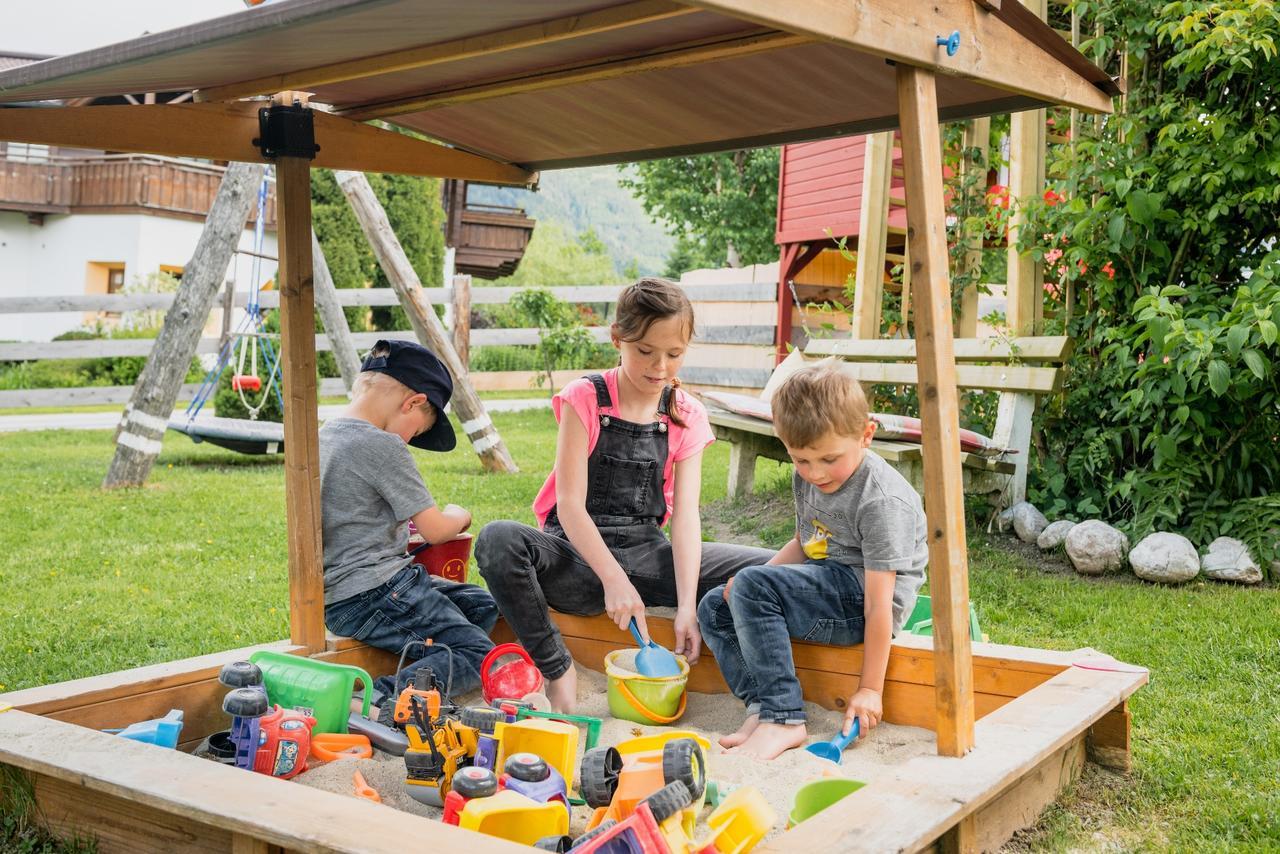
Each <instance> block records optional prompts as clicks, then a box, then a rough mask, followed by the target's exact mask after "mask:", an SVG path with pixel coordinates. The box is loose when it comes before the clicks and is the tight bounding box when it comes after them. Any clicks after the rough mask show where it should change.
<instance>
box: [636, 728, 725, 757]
mask: <svg viewBox="0 0 1280 854" xmlns="http://www.w3.org/2000/svg"><path fill="white" fill-rule="evenodd" d="M677 738H692V739H693V740H694V741H696V742H698V746H699V747H701V748H702V752H703V754H706V753H709V752H710V751H711V742H710V741H707V739H706V738H704V737H703V736H702V735H699V734H698V733H696V732H694V731H693V730H691V729H677V730H672V731H671V732H660V733H658V734H657V735H642V736H639V737H637V738H629V739H627V740H626V741H620V742H618V743H617V744H615V745H614V746H613V747H614V749H615V750H617V751H618V752H619V753H621V754H622V758H623V759H626V758H627V757H628V756H630V755H631V754H633V753H653V752H655V751H658V752H660V751H661V750H662V748H663V747H664V746H665V745H666V743H667V742H668V741H674V740H675V739H677Z"/></svg>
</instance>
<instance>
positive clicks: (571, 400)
mask: <svg viewBox="0 0 1280 854" xmlns="http://www.w3.org/2000/svg"><path fill="white" fill-rule="evenodd" d="M604 382H605V385H606V386H607V387H608V389H609V398H610V399H611V400H613V401H614V402H615V403H616V402H617V400H618V369H617V368H611V369H609V370H607V371H605V372H604ZM672 398H673V400H674V405H675V407H676V408H677V411H679V413H680V420H681V421H683V422H684V423H685V426H684V427H681V426H680V425H678V424H676V423H675V422H672V421H668V422H667V462H666V465H664V466H663V468H662V495H663V498H664V499H665V500H666V503H667V515H666V516H664V517H663V519H662V524H664V525H665V524H666V523H667V519H669V518H670V517H671V509H672V502H673V501H674V499H675V491H676V479H675V476H674V474H673V473H674V470H675V464H676V462H678V461H679V460H684V459H688V458H689V457H691V456H693V455H694V454H696V453H698V452H699V451H701V450H702V449H703V448H705V447H707V445H710V444H711V443H712V442H714V441H715V436H714V435H713V434H712V432H711V423H710V422H709V421H708V420H707V410H706V409H704V408H703V406H702V404H701V403H700V402H699V401H697V400H696V399H694V398H693V397H692V396H691V395H688V394H685V393H684V392H681V391H677V392H675V393H674V394H673V395H672ZM566 403H567V404H569V408H570V409H572V410H573V411H574V412H576V413H577V414H578V417H579V418H580V419H582V424H583V426H584V427H586V428H587V453H588V454H590V453H592V452H593V451H594V450H595V448H596V441H597V440H598V439H599V438H600V415H601V413H603V414H605V415H614V416H616V415H617V412H618V410H617V407H616V406H612V407H608V408H605V409H603V410H602V409H601V408H600V407H599V406H598V405H597V404H596V387H595V386H594V385H592V384H591V380H589V379H587V378H586V377H582V378H580V379H576V380H574V381H573V382H571V383H569V384H568V385H567V386H565V387H564V388H563V389H561V390H560V392H559V393H558V394H557V395H556V396H555V397H553V398H551V409H552V411H553V412H554V413H555V416H556V423H557V424H558V423H560V419H561V417H562V413H563V412H564V405H565V404H566ZM555 506H556V472H555V469H554V468H553V469H552V470H551V474H549V475H547V482H546V483H544V484H543V485H542V489H541V490H540V491H539V492H538V497H537V498H535V499H534V500H533V514H534V515H535V516H537V517H538V525H539V526H541V525H542V524H543V523H544V522H546V521H547V514H548V513H550V512H551V508H552V507H555ZM587 510H588V511H590V510H591V508H590V507H588V508H587Z"/></svg>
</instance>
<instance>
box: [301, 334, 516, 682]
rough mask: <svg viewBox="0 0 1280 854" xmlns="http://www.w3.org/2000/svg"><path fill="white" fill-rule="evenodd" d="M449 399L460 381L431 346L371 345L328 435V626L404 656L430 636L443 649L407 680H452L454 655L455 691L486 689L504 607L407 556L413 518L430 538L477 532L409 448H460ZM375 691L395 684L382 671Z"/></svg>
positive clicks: (433, 650)
mask: <svg viewBox="0 0 1280 854" xmlns="http://www.w3.org/2000/svg"><path fill="white" fill-rule="evenodd" d="M452 394H453V380H452V378H451V377H450V376H449V372H448V371H447V370H445V367H444V365H443V364H441V362H440V360H439V359H437V358H436V357H435V355H434V354H432V352H431V351H430V350H427V349H426V348H425V347H422V346H420V345H418V344H414V343H411V342H408V341H379V342H378V343H376V344H374V345H373V349H372V350H371V351H369V355H368V357H366V358H365V360H364V364H363V365H361V373H360V376H359V377H358V378H357V379H356V383H355V387H354V388H353V389H352V398H351V404H350V405H349V406H348V407H347V409H346V411H345V412H343V414H342V415H341V416H340V417H338V418H331V419H329V420H328V421H326V422H325V424H324V427H323V428H322V429H321V430H320V508H321V514H322V518H323V529H324V605H325V610H324V618H325V623H326V624H327V625H328V627H329V629H330V630H332V631H333V632H335V633H336V634H339V635H343V636H346V637H352V638H355V639H357V640H361V641H364V642H365V643H367V644H369V645H370V646H374V647H378V648H380V649H385V650H388V651H390V652H397V653H398V652H400V650H401V649H402V648H403V647H404V645H405V644H406V643H407V642H409V641H413V640H417V641H425V640H427V639H428V638H430V639H431V640H433V641H434V644H435V645H434V646H431V647H427V650H426V655H425V656H424V657H423V658H421V659H419V660H418V661H416V662H414V663H413V664H411V665H409V666H408V667H406V668H405V669H404V670H403V671H401V672H400V674H399V679H400V684H401V685H403V684H405V683H406V682H407V680H409V679H411V678H412V673H413V671H414V670H416V669H417V668H419V667H421V666H424V665H425V666H429V667H431V668H432V670H434V671H435V673H436V674H437V675H438V676H439V677H440V678H441V679H442V680H443V679H445V678H446V677H447V675H448V674H449V671H450V660H449V651H452V653H453V656H452V672H453V685H452V688H453V693H454V694H455V695H458V694H463V693H466V692H468V691H471V690H474V689H475V688H478V687H479V685H480V663H481V662H482V661H483V659H484V657H485V655H486V654H487V653H488V652H489V650H490V649H492V648H493V642H492V641H491V640H489V630H490V629H492V628H493V624H494V623H495V622H496V621H497V618H498V608H497V606H496V605H495V604H494V601H493V597H492V596H490V595H489V592H488V591H487V590H485V589H484V588H482V587H477V586H475V585H473V584H457V583H455V582H451V581H445V580H444V579H442V578H437V577H434V576H431V575H428V574H427V573H426V571H425V570H423V569H422V568H421V567H420V566H419V565H418V564H417V563H415V562H414V561H413V559H412V558H410V557H409V556H408V554H406V550H407V548H408V542H409V530H408V524H407V523H408V522H409V520H411V519H412V520H413V523H414V525H415V526H416V527H417V529H418V532H419V533H421V534H422V536H423V537H425V538H426V540H427V542H430V543H440V542H444V541H446V540H449V539H452V538H453V537H455V536H457V535H458V534H459V533H461V532H462V531H465V530H466V529H467V528H468V527H470V526H471V514H470V513H468V512H467V511H466V510H464V509H463V508H461V507H459V506H457V505H456V504H448V505H445V507H443V508H441V507H439V506H437V505H436V502H435V499H433V498H432V497H431V493H430V492H428V491H427V487H426V484H424V483H423V481H422V476H421V475H420V474H419V473H418V467H417V465H416V464H415V463H414V460H413V456H412V454H410V452H409V449H408V448H407V447H406V444H407V445H412V446H414V447H415V448H422V449H424V450H428V451H449V450H452V449H453V447H454V445H455V444H456V441H457V440H456V438H455V437H454V433H453V426H452V425H451V424H450V423H449V418H448V416H446V415H445V414H444V407H445V404H447V403H448V402H449V398H450V396H451V395H452ZM445 647H448V650H446V649H445ZM375 687H376V688H377V690H379V691H381V692H382V693H383V694H388V695H389V694H391V693H393V692H394V690H395V680H394V679H393V678H391V677H385V676H384V677H382V678H380V679H378V680H377V682H376V685H375Z"/></svg>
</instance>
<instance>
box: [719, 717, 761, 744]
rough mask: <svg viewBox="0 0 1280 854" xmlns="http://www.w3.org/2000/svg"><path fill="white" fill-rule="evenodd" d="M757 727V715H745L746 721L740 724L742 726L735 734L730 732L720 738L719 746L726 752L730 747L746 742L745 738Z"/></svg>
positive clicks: (758, 719) (758, 721)
mask: <svg viewBox="0 0 1280 854" xmlns="http://www.w3.org/2000/svg"><path fill="white" fill-rule="evenodd" d="M759 725H760V716H759V715H747V719H746V720H745V721H743V722H742V726H740V727H738V731H737V732H732V733H729V734H728V735H725V736H721V737H720V746H721V747H723V748H725V749H726V750H727V749H728V748H730V747H737V746H738V745H739V744H742V742H744V741H746V740H747V736H749V735H751V733H753V732H755V729H756V727H757V726H759Z"/></svg>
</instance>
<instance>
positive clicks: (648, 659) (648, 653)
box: [631, 617, 680, 677]
mask: <svg viewBox="0 0 1280 854" xmlns="http://www.w3.org/2000/svg"><path fill="white" fill-rule="evenodd" d="M631 636H632V637H634V638H635V639H636V643H637V644H638V645H639V646H640V651H639V652H637V653H636V672H637V673H639V674H640V675H641V676H657V677H662V676H679V675H680V662H678V661H676V657H675V656H674V655H672V654H671V653H670V652H669V651H668V650H667V648H666V647H663V646H659V645H658V644H656V643H654V642H653V641H652V640H650V641H649V642H648V643H646V642H645V639H644V636H643V635H641V634H640V627H639V626H637V625H636V618H635V617H632V618H631Z"/></svg>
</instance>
